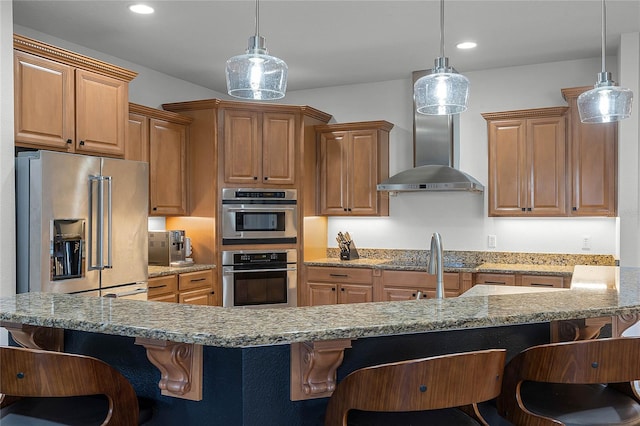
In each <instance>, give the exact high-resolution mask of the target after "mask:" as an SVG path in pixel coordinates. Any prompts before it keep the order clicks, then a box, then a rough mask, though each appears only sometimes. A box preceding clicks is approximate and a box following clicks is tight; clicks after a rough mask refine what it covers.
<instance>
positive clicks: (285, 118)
mask: <svg viewBox="0 0 640 426" xmlns="http://www.w3.org/2000/svg"><path fill="white" fill-rule="evenodd" d="M295 123H296V119H295V115H294V114H283V113H268V112H265V113H264V114H263V115H262V181H263V182H264V183H265V184H269V185H293V184H294V183H295V170H296V155H295V147H296V143H295V142H296V133H295Z"/></svg>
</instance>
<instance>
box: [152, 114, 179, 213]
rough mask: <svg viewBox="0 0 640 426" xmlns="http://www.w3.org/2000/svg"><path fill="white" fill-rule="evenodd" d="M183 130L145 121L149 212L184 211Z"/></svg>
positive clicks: (163, 121) (173, 126)
mask: <svg viewBox="0 0 640 426" xmlns="http://www.w3.org/2000/svg"><path fill="white" fill-rule="evenodd" d="M186 144H187V129H186V126H184V125H182V124H176V123H170V122H168V121H165V120H158V119H155V118H152V119H150V120H149V186H150V188H149V198H150V204H149V205H150V209H151V211H150V214H151V215H186V214H187V157H186V150H187V146H186Z"/></svg>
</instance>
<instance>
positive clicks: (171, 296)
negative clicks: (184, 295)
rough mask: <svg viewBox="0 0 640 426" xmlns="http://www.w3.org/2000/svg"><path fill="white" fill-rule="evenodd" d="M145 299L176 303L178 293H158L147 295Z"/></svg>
mask: <svg viewBox="0 0 640 426" xmlns="http://www.w3.org/2000/svg"><path fill="white" fill-rule="evenodd" d="M147 300H150V301H152V302H171V303H178V293H167V294H161V295H158V296H154V297H149V298H148V299H147Z"/></svg>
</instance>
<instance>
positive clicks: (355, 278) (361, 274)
mask: <svg viewBox="0 0 640 426" xmlns="http://www.w3.org/2000/svg"><path fill="white" fill-rule="evenodd" d="M307 281H322V282H330V283H343V282H348V283H352V284H371V283H372V282H373V269H367V268H333V267H320V266H319V267H316V266H310V267H308V268H307Z"/></svg>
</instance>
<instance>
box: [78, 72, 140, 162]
mask: <svg viewBox="0 0 640 426" xmlns="http://www.w3.org/2000/svg"><path fill="white" fill-rule="evenodd" d="M128 105H129V85H128V83H125V82H123V81H119V80H116V79H114V78H110V77H106V76H103V75H100V74H95V73H92V72H89V71H84V70H76V147H75V148H76V152H77V153H82V154H99V155H110V156H114V157H122V156H124V151H125V140H126V132H127V122H128V120H127V114H128V111H129V106H128Z"/></svg>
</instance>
